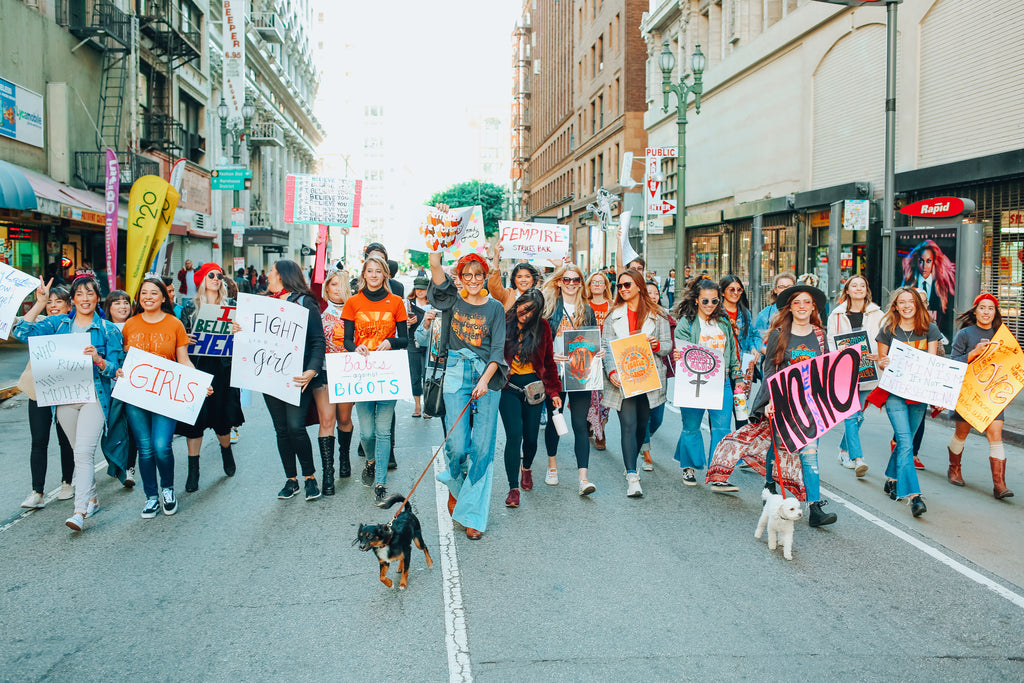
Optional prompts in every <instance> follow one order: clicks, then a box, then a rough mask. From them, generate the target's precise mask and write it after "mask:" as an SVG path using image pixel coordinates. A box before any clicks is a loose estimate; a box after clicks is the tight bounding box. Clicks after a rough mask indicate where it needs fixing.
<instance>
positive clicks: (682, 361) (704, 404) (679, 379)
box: [672, 344, 725, 410]
mask: <svg viewBox="0 0 1024 683" xmlns="http://www.w3.org/2000/svg"><path fill="white" fill-rule="evenodd" d="M676 350H677V351H679V352H680V357H679V362H678V363H676V387H675V391H674V392H673V394H672V405H674V406H676V407H677V408H710V409H711V410H718V409H720V408H721V407H722V401H724V400H725V362H724V361H723V360H722V357H721V356H720V355H718V352H717V351H715V350H714V349H708V348H705V347H703V346H698V345H696V344H676Z"/></svg>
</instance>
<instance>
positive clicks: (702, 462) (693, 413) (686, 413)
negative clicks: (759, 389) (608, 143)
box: [673, 382, 732, 470]
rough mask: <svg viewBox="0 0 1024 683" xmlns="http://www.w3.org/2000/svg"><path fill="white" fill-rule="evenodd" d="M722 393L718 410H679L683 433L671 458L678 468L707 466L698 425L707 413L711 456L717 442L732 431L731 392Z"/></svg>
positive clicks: (698, 468) (727, 385) (700, 468)
mask: <svg viewBox="0 0 1024 683" xmlns="http://www.w3.org/2000/svg"><path fill="white" fill-rule="evenodd" d="M728 387H729V383H728V382H727V383H726V389H727V391H724V392H722V407H721V408H720V409H718V410H713V409H710V408H680V409H679V416H680V417H681V418H682V419H683V431H682V432H681V433H680V434H679V441H678V442H676V453H675V455H674V456H673V458H675V459H676V460H678V461H679V466H680V467H692V468H694V469H697V470H702V469H704V468H705V467H706V466H707V461H708V459H707V457H706V456H705V455H704V435H703V434H701V432H700V424H701V422H703V421H704V412H705V411H707V413H708V417H709V419H710V421H711V450H710V452H711V455H712V456H714V454H715V449H716V448H718V442H719V441H721V440H722V437H724V436H725V435H726V434H728V433H729V432H730V431H731V429H732V391H729V390H728Z"/></svg>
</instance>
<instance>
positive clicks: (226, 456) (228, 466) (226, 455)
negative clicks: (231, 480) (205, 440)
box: [220, 444, 235, 477]
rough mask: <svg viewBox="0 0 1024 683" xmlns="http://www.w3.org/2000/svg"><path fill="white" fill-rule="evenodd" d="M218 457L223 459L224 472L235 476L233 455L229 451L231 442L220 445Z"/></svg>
mask: <svg viewBox="0 0 1024 683" xmlns="http://www.w3.org/2000/svg"><path fill="white" fill-rule="evenodd" d="M220 458H221V460H223V461H224V474H226V475H228V476H229V477H233V476H235V455H234V453H232V452H231V444H228V445H227V446H221V447H220Z"/></svg>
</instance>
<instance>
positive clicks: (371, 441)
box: [341, 255, 409, 507]
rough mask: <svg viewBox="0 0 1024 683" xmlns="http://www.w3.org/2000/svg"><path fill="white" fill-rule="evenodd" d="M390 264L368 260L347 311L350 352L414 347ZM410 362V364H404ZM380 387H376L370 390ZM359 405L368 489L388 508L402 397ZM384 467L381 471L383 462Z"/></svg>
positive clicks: (373, 258)
mask: <svg viewBox="0 0 1024 683" xmlns="http://www.w3.org/2000/svg"><path fill="white" fill-rule="evenodd" d="M389 273H390V269H389V267H388V263H387V261H385V260H384V259H383V258H380V257H379V256H376V255H370V256H367V257H366V260H365V261H364V262H363V272H362V274H361V275H360V276H359V292H358V293H357V294H355V295H354V296H351V297H349V299H348V301H346V302H345V307H344V308H343V309H342V311H341V320H342V323H343V324H344V326H345V341H344V343H345V350H346V351H355V352H356V353H358V354H360V355H362V356H367V355H369V353H370V352H371V351H387V350H389V349H404V348H406V347H407V346H408V343H409V331H408V327H407V325H406V321H407V317H408V316H407V314H406V311H405V302H403V301H402V297H400V296H398V295H397V294H392V293H391V289H390V288H389V286H388V274H389ZM403 362H405V361H403ZM370 387H374V385H373V384H370V385H368V386H367V389H369V388H370ZM388 395H389V394H387V393H386V392H385V393H384V394H382V400H377V401H361V402H359V403H356V413H357V414H358V415H359V440H360V441H361V442H362V446H363V452H364V453H365V454H366V466H365V467H364V468H363V475H362V480H363V486H373V487H374V490H373V494H374V501H373V502H374V505H377V506H378V507H382V506H383V505H384V502H385V498H386V496H387V488H386V487H385V484H386V483H387V477H388V465H387V463H388V457H389V455H390V453H391V419H392V418H393V417H394V415H395V404H396V403H397V402H398V401H397V400H396V399H388V398H386V397H387V396H388ZM378 462H379V463H381V465H380V467H377V463H378Z"/></svg>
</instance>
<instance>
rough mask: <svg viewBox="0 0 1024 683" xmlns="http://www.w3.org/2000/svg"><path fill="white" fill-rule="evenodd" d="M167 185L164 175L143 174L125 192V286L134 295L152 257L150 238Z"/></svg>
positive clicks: (160, 209)
mask: <svg viewBox="0 0 1024 683" xmlns="http://www.w3.org/2000/svg"><path fill="white" fill-rule="evenodd" d="M168 188H170V183H168V182H167V181H166V180H164V179H163V178H160V177H158V176H155V175H146V176H142V177H141V178H139V179H138V180H136V181H135V183H134V184H132V191H131V193H130V194H129V196H128V244H127V248H126V250H125V251H126V254H125V287H126V291H127V292H128V295H129V296H130V297H132V298H133V299H134V298H135V297H136V296H137V295H138V293H139V287H140V286H142V278H143V277H144V276H145V274H146V268H148V267H149V264H150V263H151V261H152V258H151V255H152V253H153V239H154V237H155V236H156V231H157V225H158V224H159V223H160V216H161V212H162V211H163V207H164V200H165V199H166V198H167V190H168ZM175 204H177V202H175ZM168 229H169V228H168Z"/></svg>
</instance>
